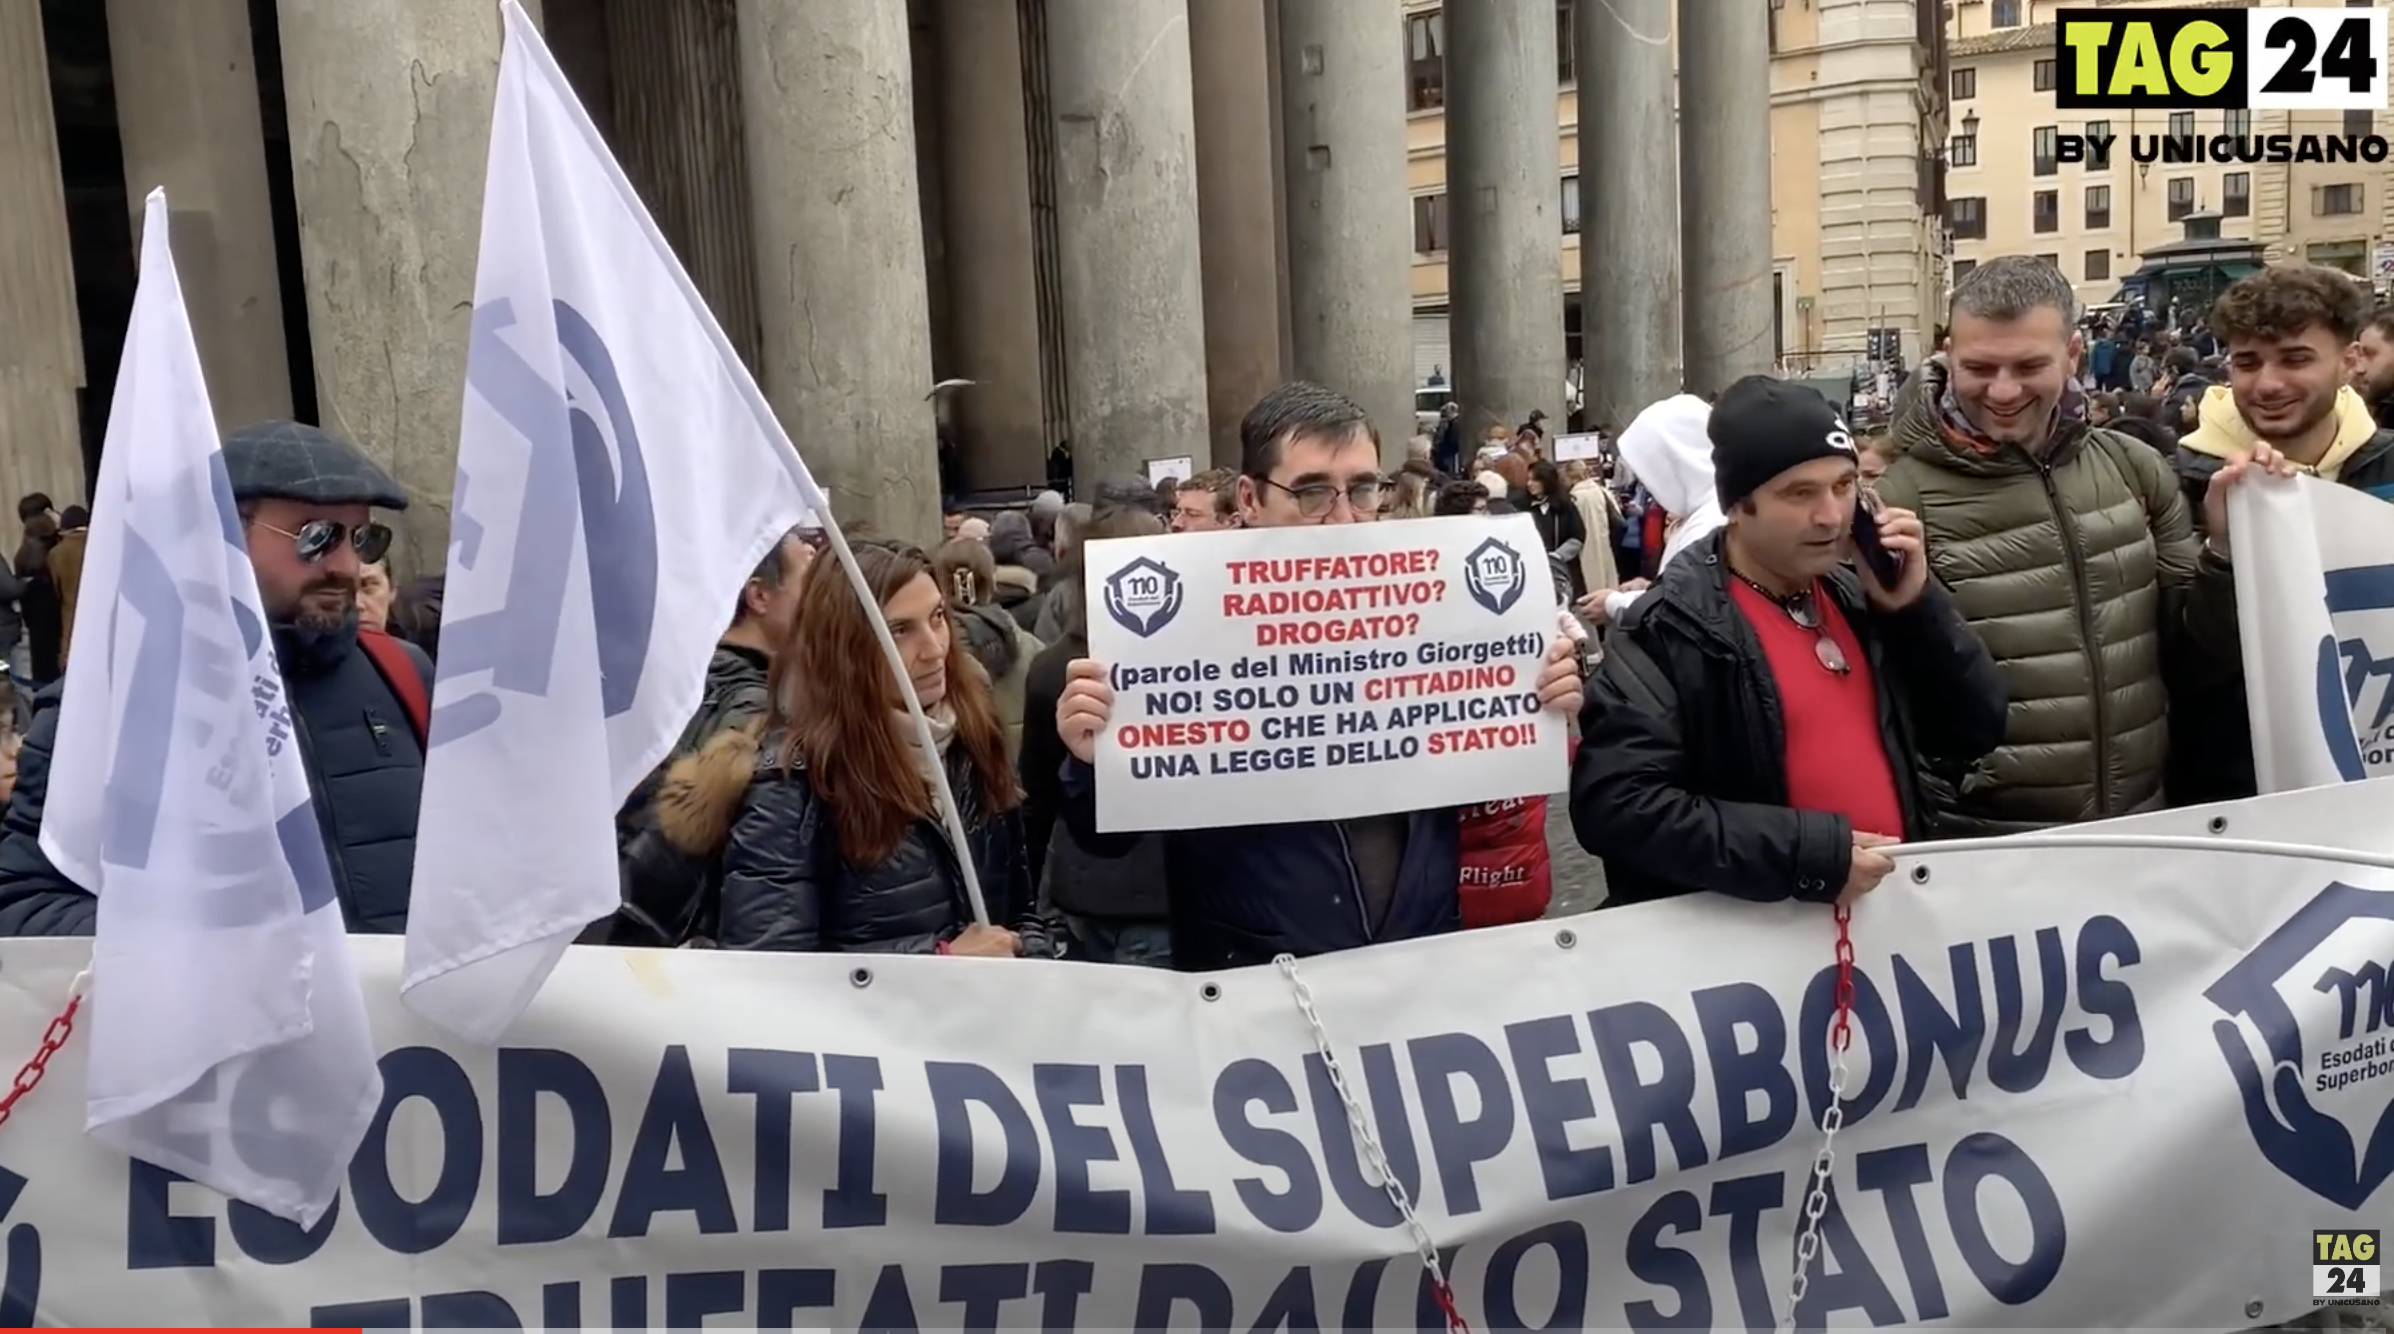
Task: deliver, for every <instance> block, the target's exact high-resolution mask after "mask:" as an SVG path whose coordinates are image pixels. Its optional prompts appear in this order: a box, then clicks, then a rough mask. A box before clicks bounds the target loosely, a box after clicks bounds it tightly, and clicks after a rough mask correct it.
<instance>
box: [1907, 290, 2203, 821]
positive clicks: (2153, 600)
mask: <svg viewBox="0 0 2394 1334" xmlns="http://www.w3.org/2000/svg"><path fill="white" fill-rule="evenodd" d="M2077 314H2078V311H2077V302H2076V299H2075V297H2074V295H2073V294H2072V292H2071V290H2070V283H2069V280H2068V279H2067V278H2065V277H2063V276H2062V274H2061V271H2060V270H2058V269H2056V268H2054V267H2053V266H2052V265H2051V264H2048V263H2046V262H2044V261H2043V260H2039V259H2035V258H2032V257H2030V256H2027V255H2007V256H2004V257H2002V258H2000V259H1994V260H1989V261H1988V262H1987V263H1985V264H1982V265H1980V266H1979V267H1978V268H1977V269H1975V270H1973V271H1972V272H1971V273H1970V274H1969V275H1968V276H1967V277H1965V278H1963V279H1962V281H1961V282H1960V283H1958V284H1957V285H1956V286H1955V288H1954V293H1953V308H1952V311H1951V314H1950V320H1949V326H1950V329H1951V336H1950V338H1949V340H1948V343H1947V347H1946V350H1945V351H1944V352H1943V353H1941V354H1940V355H1939V356H1937V357H1933V358H1931V359H1930V360H1929V362H1928V363H1927V364H1926V365H1924V366H1923V367H1922V368H1921V372H1920V374H1919V375H1918V376H1916V377H1915V378H1916V379H1917V380H1918V381H1919V382H1920V384H1919V391H1918V392H1917V393H1912V394H1907V395H1906V396H1905V399H1904V401H1903V402H1902V403H1901V404H1899V406H1898V410H1897V415H1896V420H1895V426H1894V433H1893V434H1894V444H1895V448H1896V450H1897V458H1896V459H1895V461H1894V463H1893V464H1891V465H1890V466H1889V467H1888V469H1887V475H1886V476H1885V477H1884V478H1882V479H1881V480H1880V482H1879V485H1878V491H1879V495H1880V497H1881V498H1882V499H1883V500H1885V502H1886V503H1887V504H1889V505H1892V506H1896V507H1898V508H1901V509H1907V510H1911V511H1913V512H1914V513H1916V514H1918V515H1919V516H1920V520H1921V523H1922V525H1923V526H1924V527H1925V529H1926V531H1927V534H1928V548H1929V559H1930V563H1931V567H1932V568H1933V570H1934V571H1935V573H1936V575H1937V577H1938V578H1939V579H1940V580H1942V581H1943V582H1944V584H1945V586H1946V587H1947V588H1948V589H1949V590H1951V592H1952V594H1953V598H1954V601H1955V603H1956V605H1957V606H1958V607H1959V608H1960V610H1961V613H1962V616H1963V619H1964V620H1965V621H1967V622H1968V623H1969V625H1970V627H1971V629H1973V630H1974V631H1976V632H1977V633H1978V635H1979V638H1980V639H1981V640H1982V641H1983V642H1984V643H1985V644H1986V646H1987V650H1988V652H1989V653H1991V654H1992V655H1993V656H1994V658H1995V662H1996V665H1997V667H1998V668H1999V669H2000V670H2001V671H2002V673H2003V678H2004V682H2005V685H2006V686H2007V687H2008V688H2009V691H2010V698H2011V705H2010V709H2009V715H2008V718H2007V722H2006V727H2005V735H2004V740H2003V744H2002V745H2001V746H1999V747H1997V748H1996V750H1995V751H1994V753H1993V754H1991V755H1988V756H1987V757H1986V758H1984V759H1982V760H1980V761H1979V762H1978V763H1977V764H1976V765H1974V766H1972V768H1971V769H1970V770H1969V771H1968V772H1967V773H1966V774H1964V775H1963V777H1962V779H1961V781H1960V782H1959V783H1958V784H1956V783H1951V782H1947V781H1944V780H1943V779H1940V778H1936V777H1934V776H1932V777H1931V778H1930V779H1929V780H1928V785H1929V790H1930V791H1929V795H1930V801H1931V804H1932V805H1933V806H1934V807H1935V808H1936V818H1935V820H1934V824H1935V827H1936V829H1937V832H1938V833H1939V834H1940V835H1942V836H1946V837H1966V836H1976V835H1991V834H2008V833H2016V832H2019V831H2022V830H2030V829H2041V828H2046V827H2049V826H2052V825H2060V824H2071V823H2075V822H2077V821H2081V820H2096V819H2103V818H2106V817H2109V816H2114V815H2129V814H2133V813H2136V812H2139V811H2147V810H2154V809H2157V808H2159V807H2160V806H2161V804H2162V797H2163V793H2162V787H2163V776H2164V774H2165V772H2166V770H2167V767H2168V763H2169V692H2168V689H2167V687H2166V686H2165V684H2164V682H2163V677H2162V665H2163V663H2164V661H2165V660H2167V658H2168V657H2169V656H2170V653H2171V648H2170V645H2171V644H2173V643H2175V642H2178V641H2179V639H2180V636H2182V635H2197V636H2205V635H2208V636H2209V637H2210V638H2217V637H2218V635H2219V634H2221V633H2225V634H2226V635H2228V636H2231V637H2232V636H2233V634H2234V629H2233V626H2232V624H2229V625H2226V626H2221V625H2219V624H2217V623H2216V622H2217V621H2218V620H2219V618H2218V617H2217V616H2215V615H2213V614H2212V613H2210V612H2208V611H2206V610H2205V609H2204V608H2201V607H2198V606H2196V605H2195V599H2193V598H2192V597H2190V594H2191V593H2192V591H2193V585H2194V582H2195V571H2196V556H2197V551H2198V547H2197V544H2196V538H2195V534H2194V524H2193V520H2192V516H2191V515H2190V514H2189V512H2188V509H2187V505H2186V501H2185V498H2184V496H2183V495H2182V494H2181V493H2180V491H2179V489H2178V484H2177V480H2176V478H2175V477H2173V476H2172V474H2171V471H2170V466H2169V464H2168V462H2167V461H2166V460H2164V459H2163V458H2162V457H2161V456H2160V455H2159V454H2158V453H2156V452H2155V451H2154V450H2153V449H2151V448H2150V447H2148V446H2146V445H2145V444H2143V443H2141V442H2139V441H2137V440H2135V439H2133V438H2131V437H2128V436H2125V435H2121V434H2119V433H2117V432H2113V431H2108V430H2105V429H2103V428H2101V427H2096V426H2091V425H2089V424H2088V422H2087V419H2086V397H2085V395H2084V394H2083V393H2082V392H2081V391H2080V390H2079V388H2078V387H2077V383H2076V375H2077V369H2078V361H2079V357H2080V355H2081V353H2082V348H2081V344H2080V340H2079V338H2078V336H2077V335H2076V333H2075V332H2074V330H2075V328H2076V326H2077ZM2206 627H2208V628H2207V629H2206ZM2228 642H2229V645H2230V647H2229V651H2230V652H2233V651H2234V648H2233V640H2232V638H2231V639H2230V640H2229V641H2228Z"/></svg>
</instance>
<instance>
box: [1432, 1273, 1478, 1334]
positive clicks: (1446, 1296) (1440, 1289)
mask: <svg viewBox="0 0 2394 1334" xmlns="http://www.w3.org/2000/svg"><path fill="white" fill-rule="evenodd" d="M1430 1297H1431V1299H1432V1300H1434V1301H1436V1302H1437V1303H1438V1309H1439V1311H1440V1312H1441V1313H1442V1314H1444V1315H1445V1316H1446V1328H1447V1334H1471V1322H1470V1321H1468V1320H1465V1319H1464V1318H1463V1308H1462V1307H1459V1306H1457V1305H1455V1285H1454V1284H1452V1283H1449V1282H1447V1281H1446V1278H1445V1276H1444V1275H1441V1276H1439V1278H1438V1279H1437V1280H1436V1281H1435V1282H1434V1283H1433V1284H1432V1285H1431V1288H1430Z"/></svg>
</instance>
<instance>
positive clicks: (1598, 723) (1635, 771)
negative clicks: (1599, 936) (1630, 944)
mask: <svg viewBox="0 0 2394 1334" xmlns="http://www.w3.org/2000/svg"><path fill="white" fill-rule="evenodd" d="M1722 539H1723V535H1722V534H1718V533H1716V534H1714V535H1713V536H1711V537H1708V538H1706V539H1704V540H1703V541H1702V542H1700V543H1698V544H1696V545H1695V546H1691V547H1689V548H1688V549H1687V551H1686V552H1684V553H1683V554H1682V555H1681V556H1680V557H1679V559H1677V560H1674V561H1673V562H1671V565H1670V567H1669V568H1668V569H1666V570H1664V571H1663V577H1662V581H1661V582H1660V583H1658V584H1656V585H1655V586H1654V588H1653V590H1652V591H1651V592H1649V593H1648V594H1647V595H1646V596H1645V597H1642V598H1639V599H1638V600H1637V602H1636V604H1635V605H1633V606H1632V607H1631V608H1630V609H1629V611H1628V613H1627V614H1626V615H1624V616H1623V617H1622V618H1621V623H1620V625H1619V626H1617V627H1615V629H1614V631H1613V635H1612V638H1611V639H1609V640H1608V641H1606V652H1605V658H1604V663H1603V665H1602V666H1600V667H1598V668H1597V670H1596V674H1595V675H1594V676H1593V677H1591V678H1590V679H1589V681H1588V690H1587V704H1586V706H1585V708H1584V709H1583V710H1582V712H1581V713H1580V721H1579V727H1580V746H1579V758H1578V761H1577V762H1576V763H1575V764H1574V766H1573V768H1572V773H1571V827H1572V829H1573V830H1574V831H1575V832H1576V833H1577V834H1578V835H1579V841H1580V843H1581V844H1582V845H1583V846H1585V847H1586V848H1587V849H1588V850H1589V851H1590V852H1593V853H1595V854H1596V855H1597V856H1599V857H1602V858H1603V859H1604V877H1605V887H1606V898H1605V903H1606V906H1608V907H1609V906H1613V905H1616V904H1625V903H1643V902H1646V901H1648V900H1651V899H1662V898H1671V897H1675V896H1677V895H1681V894H1686V893H1689V892H1691V891H1694V890H1698V889H1707V890H1713V891H1716V892H1719V893H1723V894H1731V895H1735V896H1736V897H1738V898H1743V899H1764V900H1772V899H1786V898H1796V899H1802V900H1806V901H1810V902H1821V903H1826V902H1829V901H1831V900H1833V899H1835V898H1836V897H1837V894H1838V891H1839V890H1840V889H1842V888H1843V887H1844V885H1845V877H1846V873H1847V871H1848V870H1849V869H1850V866H1849V863H1850V862H1851V860H1852V847H1853V828H1852V826H1851V825H1850V824H1849V823H1848V822H1847V820H1846V818H1845V817H1844V816H1842V815H1834V814H1830V813H1828V812H1824V811H1800V810H1795V809H1793V808H1791V807H1789V806H1788V804H1787V795H1788V794H1787V766H1786V758H1785V751H1786V745H1787V741H1786V736H1787V731H1786V724H1785V721H1784V719H1783V718H1782V717H1781V712H1780V705H1779V692H1778V688H1777V687H1776V686H1775V685H1774V684H1773V682H1772V679H1771V672H1770V667H1769V665H1768V664H1767V663H1766V662H1765V661H1764V659H1763V656H1762V645H1761V642H1760V641H1759V640H1758V639H1756V638H1755V636H1754V630H1753V627H1752V626H1750V625H1748V624H1747V623H1746V620H1745V617H1744V616H1743V615H1741V614H1740V613H1739V612H1738V610H1737V606H1736V604H1735V603H1734V602H1733V601H1732V600H1731V599H1730V596H1729V588H1728V582H1727V580H1728V574H1727V566H1726V565H1725V563H1724V561H1723V558H1722V556H1721V543H1722ZM1824 582H1826V584H1827V585H1828V590H1829V596H1830V597H1832V598H1834V599H1835V600H1836V603H1837V606H1838V609H1839V610H1840V611H1842V612H1843V613H1844V614H1845V619H1846V623H1847V624H1848V625H1850V626H1852V627H1853V630H1854V635H1855V637H1856V638H1857V639H1859V640H1861V642H1862V647H1863V652H1864V654H1865V655H1866V657H1867V659H1868V661H1869V663H1870V670H1871V674H1872V677H1873V680H1874V681H1875V682H1876V684H1877V686H1878V695H1879V734H1880V739H1881V741H1882V742H1883V743H1884V745H1885V746H1886V749H1887V757H1888V759H1889V760H1890V761H1891V763H1892V767H1893V768H1894V771H1895V780H1896V794H1897V796H1898V798H1899V799H1900V800H1901V802H1902V804H1903V811H1904V826H1905V827H1904V829H1903V835H1904V837H1906V838H1923V837H1926V836H1928V833H1929V829H1928V799H1927V794H1926V793H1925V792H1924V791H1923V788H1922V783H1921V779H1922V775H1923V773H1924V772H1938V771H1942V772H1945V773H1947V774H1951V773H1953V772H1958V771H1959V770H1960V769H1962V768H1964V767H1967V766H1968V765H1969V764H1970V763H1971V762H1972V761H1974V760H1977V759H1978V758H1979V757H1980V756H1982V755H1985V754H1986V753H1987V752H1988V751H1991V750H1993V749H1994V748H1995V747H1996V746H1997V745H1998V744H1999V743H2001V742H2002V740H2003V734H2004V722H2005V713H2004V710H2005V695H2004V684H2003V676H2002V674H2001V673H1999V672H1998V671H1997V670H1996V668H1995V662H1994V659H1992V658H1991V657H1989V656H1988V654H1987V650H1986V646H1985V645H1984V644H1981V643H1980V642H1979V639H1978V636H1977V635H1975V634H1972V633H1971V631H1970V628H1969V627H1968V626H1966V625H1964V624H1963V623H1962V616H1961V613H1960V612H1959V611H1957V610H1956V609H1955V608H1954V604H1953V599H1952V598H1951V597H1949V596H1947V594H1946V592H1945V589H1944V587H1943V586H1942V585H1940V584H1938V583H1937V582H1936V581H1935V580H1934V579H1931V580H1930V581H1929V586H1928V591H1927V592H1926V593H1925V594H1924V595H1923V596H1922V597H1921V600H1920V601H1918V602H1916V603H1914V604H1912V605H1911V606H1910V607H1908V608H1906V609H1904V610H1903V611H1901V612H1896V613H1893V614H1887V613H1882V612H1878V611H1876V610H1874V609H1872V608H1871V607H1870V606H1869V604H1868V603H1867V602H1866V601H1865V600H1864V598H1863V596H1862V590H1861V585H1860V583H1859V582H1858V581H1857V580H1856V579H1855V578H1854V576H1853V574H1852V573H1851V572H1849V571H1846V570H1843V569H1840V570H1836V571H1833V572H1832V573H1831V574H1830V575H1829V577H1828V578H1827V580H1825V581H1824Z"/></svg>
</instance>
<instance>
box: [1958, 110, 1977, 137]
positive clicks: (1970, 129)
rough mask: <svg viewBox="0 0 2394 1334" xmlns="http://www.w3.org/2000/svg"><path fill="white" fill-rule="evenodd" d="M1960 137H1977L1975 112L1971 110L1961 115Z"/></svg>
mask: <svg viewBox="0 0 2394 1334" xmlns="http://www.w3.org/2000/svg"><path fill="white" fill-rule="evenodd" d="M1962 137H1964V138H1966V139H1976V138H1977V137H1978V113H1977V112H1975V111H1973V112H1971V113H1970V114H1968V115H1966V116H1964V117H1962Z"/></svg>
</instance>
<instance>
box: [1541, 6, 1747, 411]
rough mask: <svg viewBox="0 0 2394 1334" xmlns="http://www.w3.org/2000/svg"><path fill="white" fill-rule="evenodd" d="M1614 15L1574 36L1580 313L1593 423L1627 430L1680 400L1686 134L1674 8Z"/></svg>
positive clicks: (1595, 9)
mask: <svg viewBox="0 0 2394 1334" xmlns="http://www.w3.org/2000/svg"><path fill="white" fill-rule="evenodd" d="M1609 4H1610V7H1609V9H1607V8H1603V7H1599V6H1595V5H1584V6H1582V7H1581V8H1580V10H1579V12H1578V15H1577V18H1578V20H1579V21H1578V22H1577V23H1576V24H1574V25H1573V29H1574V33H1575V36H1576V39H1577V45H1578V48H1579V49H1578V50H1577V52H1576V53H1575V58H1574V66H1575V68H1576V69H1577V70H1578V71H1579V198H1580V206H1579V216H1580V230H1579V293H1580V295H1579V308H1580V312H1581V314H1580V319H1581V321H1582V323H1581V326H1580V327H1581V329H1582V330H1583V333H1584V337H1583V341H1582V343H1581V347H1582V349H1583V357H1582V360H1583V363H1584V364H1585V366H1586V368H1587V378H1586V381H1585V386H1584V387H1585V389H1586V391H1587V419H1588V421H1590V422H1591V423H1595V424H1598V425H1602V424H1605V423H1608V422H1609V423H1611V424H1612V427H1613V429H1615V430H1619V429H1620V428H1621V427H1624V426H1627V425H1628V424H1629V422H1630V419H1631V418H1633V417H1635V416H1637V414H1638V413H1639V412H1640V411H1641V410H1643V409H1644V408H1645V406H1646V405H1647V404H1649V403H1653V402H1656V401H1658V400H1661V399H1665V398H1669V397H1670V396H1671V395H1673V394H1676V393H1678V392H1679V385H1680V378H1681V377H1680V365H1679V152H1678V140H1679V130H1678V126H1677V124H1676V122H1675V117H1674V116H1673V114H1672V106H1671V99H1672V97H1673V95H1674V90H1673V88H1672V82H1673V79H1672V75H1673V70H1672V66H1671V0H1609ZM1763 197H1764V198H1767V197H1768V196H1767V195H1765V196H1763ZM1764 211H1765V214H1766V216H1767V213H1768V210H1767V209H1766V210H1764Z"/></svg>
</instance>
